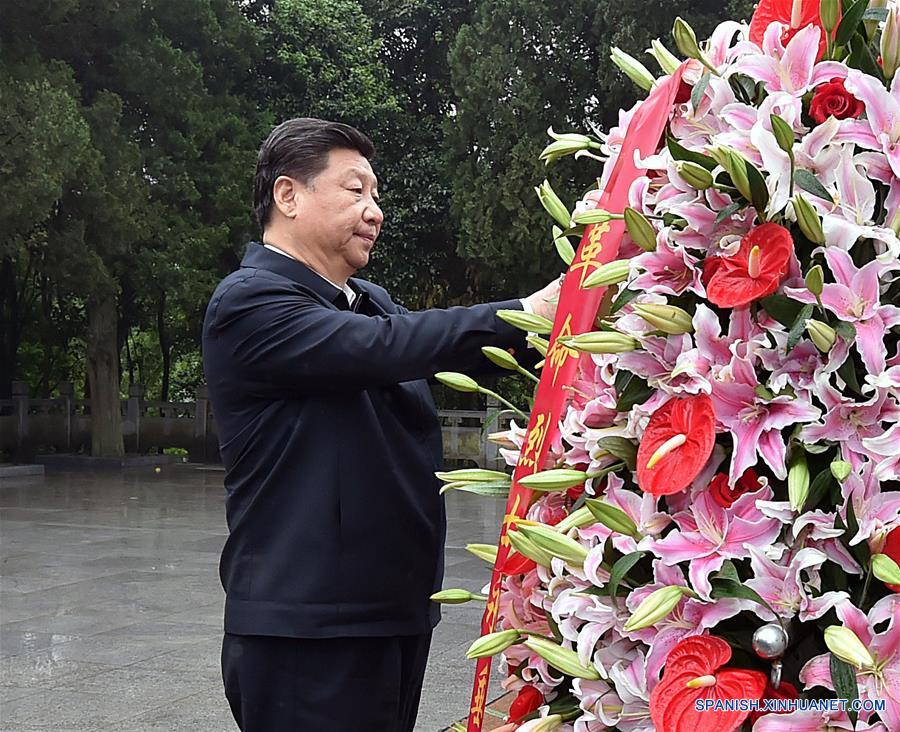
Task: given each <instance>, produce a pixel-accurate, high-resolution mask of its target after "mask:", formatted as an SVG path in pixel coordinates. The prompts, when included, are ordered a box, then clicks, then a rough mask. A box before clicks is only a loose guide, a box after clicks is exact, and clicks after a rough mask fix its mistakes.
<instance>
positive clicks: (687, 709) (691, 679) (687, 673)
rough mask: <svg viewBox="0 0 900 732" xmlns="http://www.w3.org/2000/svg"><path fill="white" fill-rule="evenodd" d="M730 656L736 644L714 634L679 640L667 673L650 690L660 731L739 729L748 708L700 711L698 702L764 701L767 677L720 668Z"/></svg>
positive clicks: (667, 659) (653, 717)
mask: <svg viewBox="0 0 900 732" xmlns="http://www.w3.org/2000/svg"><path fill="white" fill-rule="evenodd" d="M730 658H731V646H729V645H728V644H727V643H726V642H725V641H723V640H722V639H721V638H715V637H713V636H691V637H690V638H685V639H684V640H682V641H680V642H679V643H678V645H676V646H675V647H674V648H673V649H672V650H671V651H669V655H668V656H667V658H666V667H665V671H663V677H662V679H661V680H660V682H659V684H657V685H656V688H655V689H653V692H652V693H651V694H650V718H651V719H652V720H653V724H654V729H656V730H657V732H726V730H727V731H731V730H736V729H738V728H739V727H740V726H741V724H742V723H743V722H744V720H745V719H746V718H747V717H748V716H749V715H750V712H749V710H748V711H745V712H740V711H734V712H730V711H724V710H721V709H714V708H712V706H710V708H708V709H705V710H704V711H699V710H698V709H697V706H696V704H697V702H698V701H700V702H706V703H708V704H710V705H714V704H715V703H716V702H719V701H721V702H724V701H725V700H733V699H759V698H760V697H761V696H762V694H763V691H764V690H765V688H766V683H767V678H766V675H765V674H764V673H762V672H760V671H748V670H747V669H742V668H720V667H721V666H723V665H724V664H725V663H726V662H727V661H728V660H729V659H730Z"/></svg>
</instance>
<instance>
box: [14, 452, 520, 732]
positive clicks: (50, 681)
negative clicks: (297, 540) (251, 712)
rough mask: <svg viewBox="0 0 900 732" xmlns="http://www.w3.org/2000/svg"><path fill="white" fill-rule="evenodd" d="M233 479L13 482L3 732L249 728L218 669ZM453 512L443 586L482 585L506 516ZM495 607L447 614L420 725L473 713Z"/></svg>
mask: <svg viewBox="0 0 900 732" xmlns="http://www.w3.org/2000/svg"><path fill="white" fill-rule="evenodd" d="M222 476H223V473H222V472H221V470H220V469H216V468H213V467H206V468H204V467H200V466H192V465H177V466H171V467H164V468H162V469H161V471H160V472H159V473H156V472H155V470H154V468H144V469H129V470H125V471H121V472H98V473H87V472H80V473H74V472H72V473H48V475H47V476H46V477H43V478H41V477H35V478H13V479H6V478H0V732H30V731H31V730H48V731H50V730H52V731H53V732H76V731H77V732H95V731H100V730H117V731H120V732H150V730H154V731H159V732H163V731H165V732H180V731H182V730H183V731H185V732H187V731H188V730H189V731H190V732H206V731H208V732H234V730H237V727H236V725H235V724H234V722H233V721H232V720H231V716H230V712H229V710H228V705H227V703H226V701H225V698H224V695H223V692H222V687H221V680H220V672H219V652H220V647H221V627H222V606H223V598H224V595H223V592H222V588H221V585H220V584H219V578H218V557H219V552H220V550H221V547H222V544H223V542H224V539H225V532H226V529H225V519H224V505H223V488H222ZM447 508H448V516H449V523H450V529H449V534H448V541H447V546H448V551H447V570H446V572H447V579H446V581H445V587H465V588H466V589H470V590H473V591H477V590H478V589H480V587H481V585H482V584H483V583H484V582H486V581H487V579H488V569H487V565H486V564H484V563H483V562H482V561H481V560H479V559H476V558H474V557H472V556H471V555H470V554H469V553H468V552H466V551H465V549H464V546H465V544H466V543H468V542H473V541H482V542H484V541H496V536H497V532H498V529H499V526H500V520H501V517H502V514H503V507H502V505H501V503H500V502H499V501H497V500H495V499H485V498H480V497H476V496H471V495H465V494H452V495H449V496H448V499H447ZM482 609H483V605H471V604H470V605H461V606H454V607H447V608H445V610H444V621H443V622H442V623H441V624H440V625H439V626H438V628H437V629H436V631H435V636H434V642H433V645H432V650H431V656H430V659H429V665H428V671H427V673H426V678H425V687H424V690H423V696H422V704H421V707H420V713H419V723H418V725H417V726H416V730H421V732H426V731H427V732H435V731H436V730H440V729H442V728H443V727H444V726H446V725H447V724H449V723H450V722H451V721H452V720H454V719H458V718H460V717H463V716H465V714H466V711H467V708H468V700H469V693H470V690H471V679H472V670H473V667H474V664H473V663H471V662H468V661H466V660H465V655H464V654H465V649H466V648H467V647H468V645H469V643H470V642H471V641H472V640H473V639H474V638H475V637H476V636H477V635H478V625H479V621H480V617H481V611H482ZM494 691H495V692H496V691H497V687H496V681H495V682H494ZM361 728H364V727H361Z"/></svg>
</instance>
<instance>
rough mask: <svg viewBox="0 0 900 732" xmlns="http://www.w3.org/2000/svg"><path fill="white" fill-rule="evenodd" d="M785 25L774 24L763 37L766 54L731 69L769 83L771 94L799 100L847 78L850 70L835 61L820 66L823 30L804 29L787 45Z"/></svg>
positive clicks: (741, 62) (813, 26)
mask: <svg viewBox="0 0 900 732" xmlns="http://www.w3.org/2000/svg"><path fill="white" fill-rule="evenodd" d="M782 28H783V27H782V26H781V24H779V23H770V24H769V27H768V28H767V29H766V34H765V36H764V37H763V53H761V54H760V53H756V54H751V55H748V56H744V57H743V58H741V59H740V60H738V61H737V62H736V63H735V64H734V66H732V67H731V70H732V72H737V73H741V74H746V75H747V76H749V77H750V78H751V79H755V80H756V81H761V82H763V83H765V85H766V89H767V91H769V93H771V92H776V91H782V92H787V93H788V94H791V95H793V96H795V97H802V96H803V95H804V94H806V92H808V91H809V90H810V89H812V88H813V87H814V86H817V85H819V84H821V83H822V82H825V81H831V80H832V79H834V78H843V77H845V76H846V75H847V67H846V66H844V65H843V64H841V63H837V62H835V61H823V62H821V63H818V64H817V63H816V56H817V55H818V52H819V38H820V36H821V31H820V30H819V28H818V27H817V26H815V25H808V26H806V27H805V28H802V29H801V30H800V31H799V32H798V33H797V34H796V35H795V36H794V37H793V38H791V40H790V41H789V42H788V44H787V46H784V45H783V44H782V42H781V32H782Z"/></svg>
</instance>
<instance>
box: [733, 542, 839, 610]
mask: <svg viewBox="0 0 900 732" xmlns="http://www.w3.org/2000/svg"><path fill="white" fill-rule="evenodd" d="M748 549H749V551H750V567H751V568H752V569H753V575H754V576H753V578H752V579H749V580H747V582H746V584H747V586H748V587H750V588H752V589H754V590H756V592H757V594H759V596H760V597H762V599H763V600H765V601H766V602H767V603H769V605H770V606H771V607H772V609H773V610H774V611H775V613H777V614H778V615H779V616H781V617H782V618H786V619H788V620H790V619H792V618H793V617H794V616H795V615H799V616H800V620H801V622H804V623H805V622H808V621H810V620H816V619H818V618H820V617H822V616H823V615H824V614H825V613H827V612H828V611H829V610H830V609H831V608H833V607H834V606H835V605H837V604H838V603H839V602H841V601H843V600H847V599H849V598H848V596H847V593H846V592H826V593H825V594H824V595H822V596H821V597H811V596H810V595H809V594H808V593H807V587H806V585H807V584H810V583H809V582H804V580H803V579H802V578H801V576H800V573H801V572H803V571H806V572H812V571H815V570H817V569H818V568H819V567H821V566H822V564H823V563H824V562H825V561H826V560H827V559H828V557H826V556H825V554H824V553H823V552H820V551H818V550H817V549H809V548H807V549H801V550H800V551H799V552H797V553H796V554H794V555H793V556H792V557H790V559H789V560H788V563H787V565H786V566H782V565H780V564H776V563H775V562H773V561H772V560H771V559H769V557H768V556H766V553H765V551H764V550H763V549H760V548H759V547H757V546H749V547H748ZM756 612H757V613H758V614H759V616H760V617H761V618H763V619H765V620H774V619H775V617H774V616H773V615H772V613H771V612H770V611H769V609H768V608H767V607H765V606H763V607H760V608H757V610H756Z"/></svg>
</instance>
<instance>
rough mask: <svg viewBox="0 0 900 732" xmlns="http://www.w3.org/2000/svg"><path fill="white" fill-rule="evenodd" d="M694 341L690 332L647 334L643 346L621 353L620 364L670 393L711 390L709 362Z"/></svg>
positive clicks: (621, 367) (655, 386)
mask: <svg viewBox="0 0 900 732" xmlns="http://www.w3.org/2000/svg"><path fill="white" fill-rule="evenodd" d="M635 335H636V334H635ZM692 345H693V343H692V341H691V337H690V336H689V335H688V334H684V335H680V336H669V337H667V338H659V337H656V336H647V337H644V338H643V339H642V342H641V346H642V348H641V349H640V350H637V351H631V352H630V353H623V354H620V355H619V368H620V369H625V370H626V371H630V372H631V373H633V374H637V375H638V376H640V377H641V378H644V379H647V382H648V383H649V384H650V386H652V387H654V388H657V389H660V390H661V391H663V392H664V393H666V394H670V395H675V394H699V393H701V392H703V393H706V394H708V393H709V391H710V388H711V387H710V383H709V380H708V378H707V374H708V372H709V362H708V361H707V360H706V358H705V357H704V356H703V355H702V354H701V352H700V351H699V350H698V349H696V348H692V347H691V346H692Z"/></svg>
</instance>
